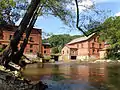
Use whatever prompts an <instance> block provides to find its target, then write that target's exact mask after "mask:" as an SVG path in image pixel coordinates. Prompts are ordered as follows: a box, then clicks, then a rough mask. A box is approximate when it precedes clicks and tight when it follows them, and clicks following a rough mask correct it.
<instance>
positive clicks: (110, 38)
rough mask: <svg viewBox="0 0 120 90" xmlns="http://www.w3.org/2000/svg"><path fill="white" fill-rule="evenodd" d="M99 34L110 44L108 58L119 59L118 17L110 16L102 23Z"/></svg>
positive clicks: (119, 22) (119, 24)
mask: <svg viewBox="0 0 120 90" xmlns="http://www.w3.org/2000/svg"><path fill="white" fill-rule="evenodd" d="M100 36H101V39H102V40H105V41H106V42H107V43H109V44H110V45H111V47H110V48H109V52H108V56H107V57H108V58H111V59H120V53H119V50H120V17H110V18H108V19H107V20H106V21H105V22H104V23H103V24H102V25H101V31H100Z"/></svg>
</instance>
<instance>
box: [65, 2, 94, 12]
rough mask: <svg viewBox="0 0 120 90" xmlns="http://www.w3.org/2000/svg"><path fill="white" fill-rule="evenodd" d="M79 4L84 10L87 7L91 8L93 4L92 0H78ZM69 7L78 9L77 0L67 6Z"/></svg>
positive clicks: (81, 9) (74, 9)
mask: <svg viewBox="0 0 120 90" xmlns="http://www.w3.org/2000/svg"><path fill="white" fill-rule="evenodd" d="M78 5H79V11H80V12H82V11H83V10H85V9H86V8H90V7H91V6H92V5H93V1H92V0H82V1H81V2H78ZM67 8H68V9H72V10H73V11H76V4H75V1H73V4H72V5H68V6H67Z"/></svg>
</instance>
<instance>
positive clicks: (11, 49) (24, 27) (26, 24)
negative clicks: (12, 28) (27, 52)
mask: <svg viewBox="0 0 120 90" xmlns="http://www.w3.org/2000/svg"><path fill="white" fill-rule="evenodd" d="M40 1H41V0H32V1H31V4H30V5H29V7H28V9H27V12H26V13H25V16H24V17H23V19H22V21H21V23H20V25H19V27H18V28H17V30H16V32H15V33H14V36H13V37H12V39H11V41H10V44H9V46H8V48H7V49H6V50H5V51H4V52H3V53H2V58H1V61H0V64H1V65H4V66H5V67H6V68H7V67H8V63H9V62H10V61H12V62H14V63H16V64H18V63H19V60H20V58H21V55H20V56H19V55H18V52H19V50H18V44H19V42H20V39H21V37H22V35H23V33H24V32H25V31H26V32H31V30H29V29H32V28H33V25H32V26H30V25H31V24H30V23H32V22H31V21H33V20H34V18H35V13H36V10H37V8H38V6H39V4H40ZM33 17H34V18H33ZM35 20H36V19H35ZM34 22H35V21H34ZM33 24H34V23H33ZM28 30H29V31H28ZM28 37H29V35H28ZM21 51H22V53H23V51H24V50H21ZM18 56H19V58H17V57H18Z"/></svg>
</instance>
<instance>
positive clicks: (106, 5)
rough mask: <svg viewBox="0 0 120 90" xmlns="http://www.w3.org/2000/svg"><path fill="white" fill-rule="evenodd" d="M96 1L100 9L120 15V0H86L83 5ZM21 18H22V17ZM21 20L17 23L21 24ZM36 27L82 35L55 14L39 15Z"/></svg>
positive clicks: (53, 31)
mask: <svg viewBox="0 0 120 90" xmlns="http://www.w3.org/2000/svg"><path fill="white" fill-rule="evenodd" d="M93 2H94V3H95V7H96V8H98V9H99V10H105V11H107V10H109V11H111V12H109V16H120V7H119V6H120V0H92V1H91V0H84V2H83V3H82V5H84V4H85V5H87V6H91V5H92V4H93ZM20 20H21V19H20ZM20 20H19V21H18V22H17V23H16V25H19V23H20ZM35 27H36V28H40V29H42V31H43V32H46V33H53V34H70V35H80V34H82V33H81V32H80V31H78V30H75V29H73V30H71V29H70V28H68V27H67V26H66V25H64V24H63V22H62V21H61V20H60V19H59V18H56V17H54V16H45V17H38V19H37V21H36V23H35Z"/></svg>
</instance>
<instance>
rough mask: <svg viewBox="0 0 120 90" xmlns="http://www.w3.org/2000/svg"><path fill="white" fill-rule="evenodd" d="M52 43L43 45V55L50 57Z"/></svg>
mask: <svg viewBox="0 0 120 90" xmlns="http://www.w3.org/2000/svg"><path fill="white" fill-rule="evenodd" d="M50 50H51V49H50V43H42V55H48V56H49V55H50V54H51V51H50Z"/></svg>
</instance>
